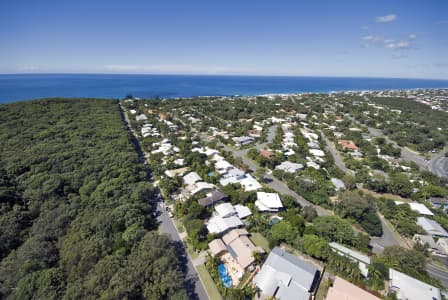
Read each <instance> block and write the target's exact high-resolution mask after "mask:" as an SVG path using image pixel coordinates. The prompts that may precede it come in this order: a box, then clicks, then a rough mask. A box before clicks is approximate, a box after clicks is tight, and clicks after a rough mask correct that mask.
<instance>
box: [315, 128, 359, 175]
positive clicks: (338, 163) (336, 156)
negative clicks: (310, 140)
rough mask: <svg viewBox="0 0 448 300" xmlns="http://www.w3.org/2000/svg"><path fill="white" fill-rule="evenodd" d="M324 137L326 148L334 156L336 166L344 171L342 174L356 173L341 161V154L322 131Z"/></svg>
mask: <svg viewBox="0 0 448 300" xmlns="http://www.w3.org/2000/svg"><path fill="white" fill-rule="evenodd" d="M320 133H321V135H322V138H323V139H324V142H325V144H326V145H325V148H326V149H327V150H328V151H329V152H330V153H331V155H332V156H333V160H334V163H335V165H336V166H337V167H338V168H339V169H341V170H342V172H344V173H346V174H347V173H350V174H353V173H354V172H353V171H352V170H350V169H349V168H347V167H346V166H345V164H344V162H343V161H342V159H341V156H339V152H338V151H337V150H336V149H335V148H334V145H333V143H332V142H331V141H330V140H329V139H327V137H326V136H325V135H324V133H323V132H322V131H321V132H320Z"/></svg>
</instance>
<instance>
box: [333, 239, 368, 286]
mask: <svg viewBox="0 0 448 300" xmlns="http://www.w3.org/2000/svg"><path fill="white" fill-rule="evenodd" d="M328 245H329V246H330V248H331V250H333V251H334V252H336V253H337V254H339V255H341V256H345V257H347V258H349V259H350V260H352V261H354V262H357V263H358V268H359V271H360V272H361V275H362V276H364V277H367V276H368V275H369V265H370V258H369V257H368V256H367V255H365V254H362V253H361V252H358V251H355V250H352V249H350V248H347V247H345V246H342V245H341V244H338V243H335V242H331V243H329V244H328Z"/></svg>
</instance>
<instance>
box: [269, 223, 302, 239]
mask: <svg viewBox="0 0 448 300" xmlns="http://www.w3.org/2000/svg"><path fill="white" fill-rule="evenodd" d="M298 234H299V231H298V229H297V228H294V227H293V226H292V225H291V224H290V223H289V222H288V221H284V220H283V221H280V222H278V223H277V224H274V225H272V227H271V236H272V239H273V241H274V243H276V244H278V243H282V242H287V243H289V244H291V243H292V242H293V241H294V240H295V239H296V238H297V236H298Z"/></svg>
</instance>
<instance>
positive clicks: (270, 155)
mask: <svg viewBox="0 0 448 300" xmlns="http://www.w3.org/2000/svg"><path fill="white" fill-rule="evenodd" d="M260 155H261V156H263V157H265V158H268V159H270V158H273V157H274V156H275V153H274V152H272V151H269V150H261V151H260Z"/></svg>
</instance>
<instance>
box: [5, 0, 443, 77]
mask: <svg viewBox="0 0 448 300" xmlns="http://www.w3.org/2000/svg"><path fill="white" fill-rule="evenodd" d="M0 45H1V46H0V73H41V72H42V73H61V72H63V73H150V74H154V73H163V74H167V73H168V74H250V75H252V74H254V75H305V76H306V75H309V76H369V77H413V78H442V79H448V1H446V0H439V1H431V0H425V1H423V0H403V1H401V0H375V1H370V0H363V1H359V0H350V1H348V0H347V1H337V0H328V1H319V0H317V1H298V0H295V1H281V0H279V1H272V0H270V1H264V0H257V1H251V0H237V1H233V0H226V1H214V0H207V1H205V0H190V1H187V0H179V1H173V0H163V1H162V0H160V1H151V0H141V1H139V0H129V1H115V0H107V1H102V0H89V1H86V0H76V1H49V0H38V1H35V0H29V1H23V0H14V1H12V0H10V1H8V0H4V1H3V0H2V1H0Z"/></svg>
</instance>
